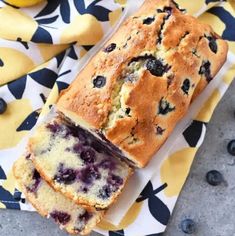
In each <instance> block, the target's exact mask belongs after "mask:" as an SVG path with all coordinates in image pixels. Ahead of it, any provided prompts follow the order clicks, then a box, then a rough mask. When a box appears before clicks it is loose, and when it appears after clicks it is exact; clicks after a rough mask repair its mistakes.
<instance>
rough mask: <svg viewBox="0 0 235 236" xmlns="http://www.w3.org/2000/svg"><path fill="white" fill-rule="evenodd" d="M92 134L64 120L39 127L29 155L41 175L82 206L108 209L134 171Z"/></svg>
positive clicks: (53, 121)
mask: <svg viewBox="0 0 235 236" xmlns="http://www.w3.org/2000/svg"><path fill="white" fill-rule="evenodd" d="M104 150H105V148H103V146H102V145H100V143H99V142H97V140H95V139H93V138H92V137H90V135H89V133H87V132H85V131H83V130H81V129H79V127H75V126H71V125H69V124H68V123H67V122H65V121H63V120H61V119H60V118H55V119H54V120H52V121H51V122H49V123H45V124H43V125H41V126H39V127H38V129H37V130H36V132H35V134H34V135H33V137H32V138H30V140H29V152H30V153H31V154H32V161H33V163H34V165H35V167H36V169H37V170H38V172H39V173H40V175H41V176H42V177H43V178H44V179H45V180H46V181H48V183H49V184H50V185H51V186H52V187H53V188H55V189H56V190H59V191H61V192H62V193H63V194H65V195H66V196H67V197H69V198H71V199H73V200H74V201H75V202H76V203H78V204H83V205H84V206H85V205H86V207H88V208H89V207H94V208H96V209H106V208H108V207H109V206H110V204H112V203H113V202H114V200H115V199H116V198H117V196H118V195H119V194H120V193H121V191H122V189H123V187H124V185H125V183H126V181H127V179H128V177H129V176H130V175H131V173H132V169H131V168H130V167H129V166H128V165H127V164H126V163H124V162H123V161H121V160H119V158H115V157H113V156H112V155H109V154H107V153H105V152H104Z"/></svg>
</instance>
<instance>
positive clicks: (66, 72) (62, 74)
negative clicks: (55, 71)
mask: <svg viewBox="0 0 235 236" xmlns="http://www.w3.org/2000/svg"><path fill="white" fill-rule="evenodd" d="M70 72H71V70H66V71H64V72H62V73H61V74H59V75H58V77H62V76H64V75H67V74H69V73H70Z"/></svg>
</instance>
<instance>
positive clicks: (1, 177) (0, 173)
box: [0, 166, 7, 179]
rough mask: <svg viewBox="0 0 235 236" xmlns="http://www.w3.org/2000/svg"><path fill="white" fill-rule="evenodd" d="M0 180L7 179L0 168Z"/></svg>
mask: <svg viewBox="0 0 235 236" xmlns="http://www.w3.org/2000/svg"><path fill="white" fill-rule="evenodd" d="M0 179H7V177H6V174H5V172H4V170H3V169H2V167H1V166H0Z"/></svg>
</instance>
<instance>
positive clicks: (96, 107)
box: [57, 0, 228, 167]
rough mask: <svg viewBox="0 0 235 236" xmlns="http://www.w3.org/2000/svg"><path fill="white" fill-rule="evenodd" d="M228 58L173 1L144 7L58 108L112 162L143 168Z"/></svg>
mask: <svg viewBox="0 0 235 236" xmlns="http://www.w3.org/2000/svg"><path fill="white" fill-rule="evenodd" d="M227 51H228V46H227V43H226V42H225V41H224V40H222V39H221V38H220V37H219V36H218V35H217V34H215V33H214V31H213V30H212V28H211V27H210V26H209V25H206V24H203V23H201V22H199V21H198V20H197V19H196V18H194V17H192V16H189V15H187V14H185V11H183V10H182V9H181V8H180V7H179V6H178V5H177V4H176V3H175V2H174V1H171V0H145V2H144V4H143V5H142V7H141V8H140V9H139V10H138V12H137V13H135V14H134V15H133V16H131V17H129V18H128V19H127V20H126V21H125V22H124V23H123V24H122V26H121V27H120V28H119V29H118V31H117V32H116V33H115V34H114V35H113V36H112V38H111V39H110V40H109V41H108V42H107V44H106V45H105V47H104V48H102V49H101V50H100V51H99V52H98V53H97V54H96V55H95V56H94V57H93V58H92V59H91V60H90V61H89V63H88V64H87V65H86V66H85V67H84V69H83V70H82V71H81V72H80V73H79V74H78V76H77V78H76V79H75V80H74V82H73V83H72V84H71V85H70V86H69V88H68V89H66V90H63V92H62V94H61V96H60V98H59V100H58V103H57V108H58V110H59V111H60V112H62V113H63V114H64V115H65V116H67V117H68V118H70V119H71V120H72V121H73V122H74V123H75V124H78V125H80V126H82V127H83V128H84V129H87V130H89V131H90V132H91V133H92V134H93V135H97V134H98V135H99V136H100V139H101V140H103V141H104V143H105V145H106V146H108V145H109V146H110V149H113V150H114V151H115V152H116V155H119V156H123V157H125V158H127V159H129V160H130V161H132V162H133V164H134V165H136V166H138V167H144V166H145V165H146V164H147V163H148V161H149V160H150V159H151V157H152V156H153V154H154V153H155V152H156V151H157V150H158V149H159V148H160V147H161V145H162V144H163V143H164V142H165V140H166V139H167V137H168V136H169V135H170V134H171V132H172V131H173V129H174V127H175V125H176V124H177V122H178V121H179V120H180V119H181V118H182V117H183V116H184V115H185V113H186V112H187V110H188V108H189V105H190V103H191V102H192V100H193V99H194V98H196V97H197V96H198V95H199V94H200V93H201V92H202V90H203V89H204V88H205V87H206V86H207V84H208V83H209V82H210V81H211V80H212V79H213V78H214V76H215V75H216V73H217V72H218V71H219V69H220V68H221V67H222V65H223V64H224V62H225V60H226V56H227ZM113 147H115V148H113Z"/></svg>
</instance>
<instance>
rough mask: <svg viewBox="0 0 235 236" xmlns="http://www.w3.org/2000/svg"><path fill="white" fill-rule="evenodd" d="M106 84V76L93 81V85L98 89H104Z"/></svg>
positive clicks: (99, 76) (97, 77)
mask: <svg viewBox="0 0 235 236" xmlns="http://www.w3.org/2000/svg"><path fill="white" fill-rule="evenodd" d="M105 84H106V78H105V77H104V76H101V75H98V76H96V78H95V79H93V85H94V87H96V88H102V87H104V86H105Z"/></svg>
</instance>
